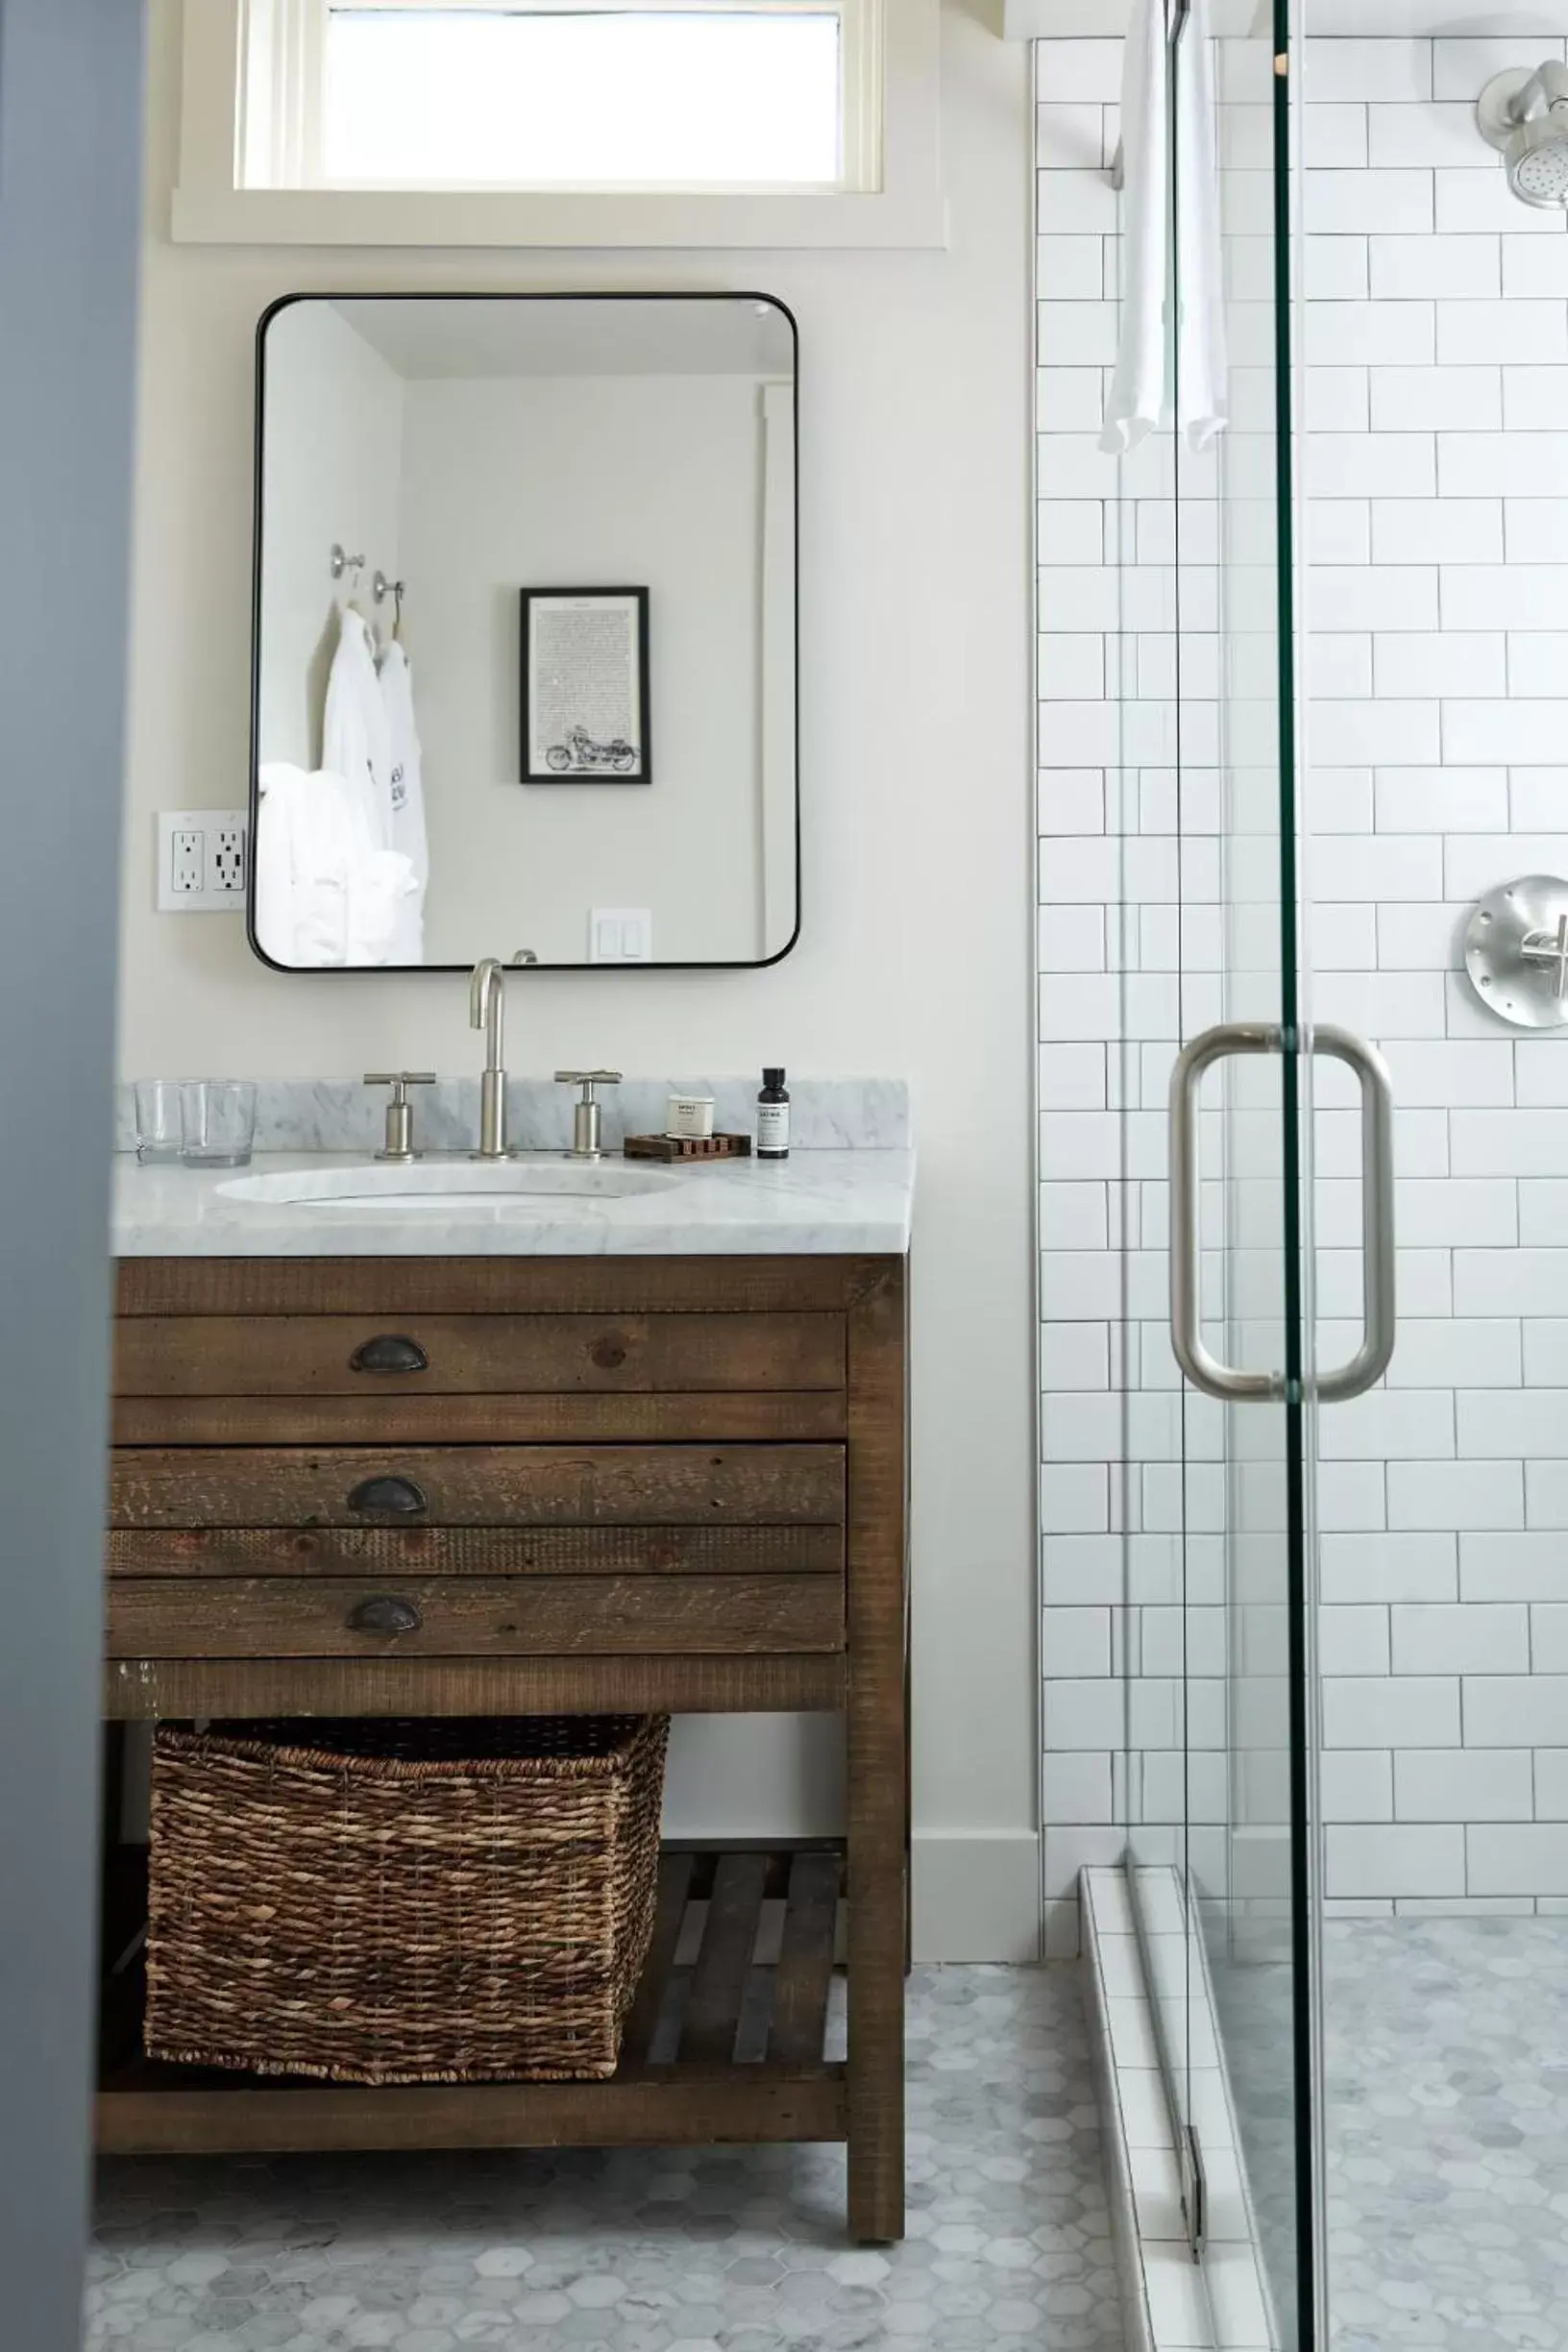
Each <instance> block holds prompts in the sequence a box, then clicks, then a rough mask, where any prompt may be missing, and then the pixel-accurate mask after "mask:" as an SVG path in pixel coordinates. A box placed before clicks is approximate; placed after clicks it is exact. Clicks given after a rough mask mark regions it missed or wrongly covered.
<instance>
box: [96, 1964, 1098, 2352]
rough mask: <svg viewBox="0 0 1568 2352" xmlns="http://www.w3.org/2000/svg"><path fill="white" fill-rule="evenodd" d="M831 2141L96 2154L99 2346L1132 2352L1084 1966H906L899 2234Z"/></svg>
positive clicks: (208, 2351) (164, 2350)
mask: <svg viewBox="0 0 1568 2352" xmlns="http://www.w3.org/2000/svg"><path fill="white" fill-rule="evenodd" d="M843 2217H844V2156H843V2151H842V2149H838V2148H733V2149H712V2150H703V2149H671V2150H662V2151H660V2150H655V2151H652V2152H650V2153H646V2154H645V2153H643V2152H640V2151H639V2152H631V2153H624V2152H622V2153H608V2154H600V2153H595V2152H591V2151H580V2150H578V2151H570V2152H551V2153H535V2152H519V2153H517V2154H508V2155H501V2156H482V2157H476V2156H464V2157H447V2156H442V2157H436V2156H370V2157H355V2158H353V2159H342V2158H333V2159H322V2158H305V2157H291V2158H285V2159H273V2160H271V2161H268V2162H265V2163H260V2162H240V2161H237V2160H234V2161H223V2162H213V2161H207V2162H196V2161H192V2160H180V2161H165V2160H153V2159H138V2160H135V2161H124V2160H122V2161H118V2162H115V2163H113V2164H109V2165H106V2166H105V2167H104V2168H103V2170H102V2175H101V2182H100V2202H99V2212H98V2224H97V2230H96V2234H95V2240H94V2245H93V2250H92V2254H91V2258H90V2265H89V2276H88V2290H87V2316H86V2335H85V2339H84V2340H85V2344H86V2346H87V2347H88V2352H100V2348H107V2347H115V2348H116V2352H350V2347H359V2346H371V2345H377V2346H384V2347H387V2348H388V2352H458V2347H460V2346H463V2345H468V2344H477V2345H492V2346H497V2347H504V2352H568V2348H570V2352H783V2348H784V2347H792V2348H793V2352H841V2347H842V2348H843V2352H852V2348H854V2347H864V2348H866V2352H877V2348H879V2347H893V2346H913V2347H919V2346H930V2347H932V2352H982V2348H984V2352H992V2348H994V2347H999V2348H1001V2352H1005V2347H1006V2346H1007V2345H1009V2344H1012V2343H1017V2344H1018V2345H1019V2346H1020V2347H1024V2346H1027V2347H1028V2352H1120V2346H1121V2343H1122V2334H1121V2326H1120V2317H1119V2313H1118V2309H1117V2301H1116V2289H1115V2278H1114V2276H1113V2271H1112V2255H1111V2243H1110V2236H1109V2226H1110V2225H1109V2221H1108V2218H1107V2210H1106V2198H1105V2188H1104V2181H1103V2177H1102V2173H1101V2167H1100V2138H1099V2124H1098V2118H1097V2115H1096V2112H1095V2105H1094V2092H1093V2085H1092V2082H1091V2080H1090V2071H1089V2061H1088V2053H1087V2047H1086V2043H1085V2033H1084V2019H1083V2009H1082V2003H1081V1999H1080V1993H1079V1981H1078V1977H1077V1973H1076V1972H1075V1971H1074V1970H1073V1969H1071V1968H1063V1967H1057V1968H1048V1969H1033V1970H1008V1969H998V1968H951V1969H922V1970H918V1971H917V1972H916V1973H915V1975H914V1977H913V1979H912V1980H911V1984H910V2013H909V2235H908V2237H907V2239H906V2241H905V2242H904V2243H903V2244H902V2245H899V2246H891V2247H888V2248H886V2249H885V2250H883V2251H880V2252H875V2251H869V2250H851V2249H850V2248H848V2247H847V2246H846V2245H845V2237H844V2218H843Z"/></svg>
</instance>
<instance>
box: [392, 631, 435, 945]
mask: <svg viewBox="0 0 1568 2352" xmlns="http://www.w3.org/2000/svg"><path fill="white" fill-rule="evenodd" d="M381 698H382V700H383V702H384V703H385V705H386V724H387V734H388V738H389V742H390V751H391V770H390V776H389V785H390V796H391V802H392V846H393V848H394V849H398V850H401V851H402V853H403V855H404V857H405V858H407V859H408V860H409V862H410V863H411V865H412V867H413V870H414V881H415V885H416V887H415V889H414V890H413V891H411V892H410V893H409V894H408V896H407V897H405V898H404V900H403V902H402V904H401V906H400V908H399V910H398V927H397V932H396V936H395V937H394V939H393V942H392V953H391V957H390V961H391V962H392V963H394V964H423V963H424V961H425V891H426V886H427V884H428V883H429V878H430V850H429V840H428V838H427V835H426V831H425V779H424V772H423V766H422V754H421V751H420V743H419V729H418V727H417V725H416V724H415V722H414V674H413V671H412V670H411V669H410V667H409V663H408V656H407V654H406V653H405V652H404V649H403V647H402V646H401V645H400V644H399V643H398V641H397V639H396V638H394V639H393V641H392V643H391V644H390V645H389V646H388V647H387V649H386V651H385V652H384V653H383V654H382V656H381Z"/></svg>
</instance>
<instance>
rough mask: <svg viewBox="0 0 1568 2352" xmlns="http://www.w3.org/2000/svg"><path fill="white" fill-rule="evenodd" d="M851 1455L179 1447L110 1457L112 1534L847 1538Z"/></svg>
mask: <svg viewBox="0 0 1568 2352" xmlns="http://www.w3.org/2000/svg"><path fill="white" fill-rule="evenodd" d="M844 1517H845V1450H844V1448H843V1447H842V1446H836V1445H788V1446H765V1445H753V1446H747V1445H742V1446H679V1445H663V1446H444V1447H419V1446H411V1447H406V1448H404V1447H399V1448H397V1449H393V1448H390V1447H380V1446H375V1447H372V1446H329V1447H304V1446H300V1447H294V1446H274V1447H268V1446H240V1447H206V1446H182V1447H175V1448H170V1449H160V1448H155V1447H145V1448H143V1447H132V1448H125V1449H122V1450H120V1451H118V1452H117V1453H116V1454H115V1455H114V1457H113V1467H112V1477H111V1487H110V1526H111V1527H113V1528H127V1529H130V1528H214V1527H216V1528H222V1527H239V1528H245V1527H252V1528H257V1527H260V1528H284V1529H287V1528H312V1527H338V1528H351V1527H407V1526H409V1525H410V1524H412V1525H415V1526H429V1527H443V1526H444V1527H471V1528H479V1527H593V1526H661V1525H662V1526H671V1527H682V1526H701V1525H707V1526H715V1525H720V1524H725V1523H728V1524H732V1525H737V1526H743V1525H750V1526H762V1527H769V1526H790V1525H815V1526H829V1527H838V1526H842V1524H843V1522H844Z"/></svg>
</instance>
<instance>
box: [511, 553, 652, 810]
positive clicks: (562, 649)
mask: <svg viewBox="0 0 1568 2352" xmlns="http://www.w3.org/2000/svg"><path fill="white" fill-rule="evenodd" d="M522 597H523V647H522V655H523V659H522V674H523V694H522V718H523V781H524V783H525V784H651V782H652V781H653V749H652V723H651V712H650V709H649V592H648V590H647V589H646V588H525V589H524V590H523V592H522Z"/></svg>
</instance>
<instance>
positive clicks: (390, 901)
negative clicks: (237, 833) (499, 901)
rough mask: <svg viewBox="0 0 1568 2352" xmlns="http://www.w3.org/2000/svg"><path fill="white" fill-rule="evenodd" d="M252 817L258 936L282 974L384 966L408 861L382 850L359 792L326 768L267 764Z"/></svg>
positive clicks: (408, 882)
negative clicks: (312, 769) (309, 769)
mask: <svg viewBox="0 0 1568 2352" xmlns="http://www.w3.org/2000/svg"><path fill="white" fill-rule="evenodd" d="M257 784H258V787H259V791H258V796H257V821H256V936H257V944H258V945H259V946H260V949H261V952H262V953H263V955H265V956H267V957H269V958H270V959H271V961H272V962H273V963H274V964H280V965H282V967H283V968H284V969H285V970H286V971H311V970H320V969H322V968H325V967H328V966H332V965H347V964H355V965H371V964H387V963H390V962H391V961H392V960H393V959H392V954H391V948H392V943H393V940H394V937H395V935H396V933H397V928H398V922H399V914H400V909H401V908H402V906H403V905H404V902H405V901H406V899H407V898H408V896H409V895H410V894H411V893H412V892H414V890H415V889H416V888H417V885H416V883H415V880H414V870H413V865H412V862H411V861H410V860H409V859H408V858H406V857H404V856H403V855H402V854H401V853H400V852H399V851H397V850H393V849H382V848H379V847H378V846H377V845H376V844H375V843H374V842H373V841H372V839H371V836H370V830H369V825H368V823H367V821H366V815H365V804H364V795H363V792H362V790H358V789H355V787H354V786H352V785H351V784H350V783H349V781H348V779H347V778H346V777H344V776H340V775H337V774H335V773H334V772H332V771H331V770H330V769H322V770H318V771H317V772H314V773H309V772H306V770H305V769H303V768H296V767H293V766H291V765H290V764H289V763H288V762H286V761H282V760H278V761H267V762H264V763H263V765H262V767H261V769H260V771H259V773H258V776H257Z"/></svg>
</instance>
